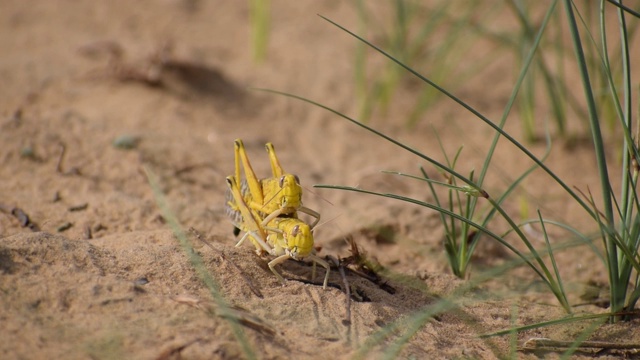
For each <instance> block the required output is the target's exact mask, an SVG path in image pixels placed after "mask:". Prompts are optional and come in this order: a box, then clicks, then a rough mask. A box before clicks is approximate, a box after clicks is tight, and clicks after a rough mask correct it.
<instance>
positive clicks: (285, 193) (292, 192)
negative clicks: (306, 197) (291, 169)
mask: <svg viewBox="0 0 640 360" xmlns="http://www.w3.org/2000/svg"><path fill="white" fill-rule="evenodd" d="M278 185H279V186H280V208H281V209H297V208H299V207H300V206H302V187H300V180H299V179H298V177H297V176H296V175H291V174H284V175H282V176H281V177H280V179H279V180H278Z"/></svg>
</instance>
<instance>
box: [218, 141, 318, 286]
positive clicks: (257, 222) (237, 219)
mask: <svg viewBox="0 0 640 360" xmlns="http://www.w3.org/2000/svg"><path fill="white" fill-rule="evenodd" d="M266 148H267V153H268V154H269V161H270V163H271V172H272V175H273V177H270V178H265V179H261V180H259V179H258V177H257V176H256V174H255V173H254V171H253V168H252V167H251V164H250V163H249V158H248V156H247V153H246V150H245V148H244V145H243V143H242V140H240V139H237V140H235V143H234V151H235V176H228V177H227V185H228V187H229V189H228V191H227V202H226V204H225V210H226V212H227V215H229V217H230V218H231V222H232V223H233V224H234V226H235V227H236V228H238V229H240V230H242V231H244V232H245V234H244V235H243V236H242V238H241V239H240V241H238V243H237V244H236V246H240V245H242V243H243V242H244V240H245V239H246V238H249V240H251V242H252V243H253V245H254V246H255V248H256V252H257V253H258V254H259V255H260V254H262V253H264V252H266V253H268V254H270V255H273V256H277V257H276V258H275V259H274V260H272V261H270V262H269V264H268V265H269V269H271V271H272V272H273V273H274V274H275V276H276V277H277V278H278V280H280V282H281V283H282V284H283V285H284V278H283V277H282V275H280V273H278V271H277V270H276V269H275V266H276V265H278V264H280V263H283V262H285V261H286V260H287V259H289V258H292V259H294V260H302V259H309V260H311V261H313V262H314V264H313V274H312V277H315V269H316V267H315V264H316V263H317V264H320V265H321V266H323V267H324V268H325V269H326V273H325V277H324V282H323V285H322V287H323V288H326V287H327V281H328V280H329V263H327V262H326V261H324V260H323V259H322V258H320V257H318V256H316V255H315V254H314V252H315V250H314V248H313V233H312V229H313V227H314V226H315V225H316V224H317V223H318V221H319V220H320V214H318V213H317V212H315V211H313V210H311V209H308V208H306V207H304V206H302V188H301V187H300V181H299V180H298V177H297V176H295V175H291V174H287V173H285V172H284V170H283V169H282V166H281V165H280V161H279V160H278V158H277V156H276V153H275V149H274V147H273V145H272V144H271V143H267V145H266ZM241 167H244V173H245V177H246V179H245V180H242V179H241V177H240V173H241V171H240V168H241ZM298 211H300V212H303V213H306V214H309V215H310V216H312V217H314V218H315V221H314V222H313V224H311V225H309V224H307V223H305V222H304V221H302V220H300V219H298V214H297V212H298Z"/></svg>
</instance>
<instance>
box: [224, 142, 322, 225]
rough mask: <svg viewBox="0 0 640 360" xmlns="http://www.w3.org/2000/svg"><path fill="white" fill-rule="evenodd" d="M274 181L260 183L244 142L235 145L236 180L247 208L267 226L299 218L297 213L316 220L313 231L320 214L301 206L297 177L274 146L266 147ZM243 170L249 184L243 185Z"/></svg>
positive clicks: (271, 178)
mask: <svg viewBox="0 0 640 360" xmlns="http://www.w3.org/2000/svg"><path fill="white" fill-rule="evenodd" d="M266 148H267V153H268V154H269V162H270V163H271V172H272V175H273V177H270V178H265V179H261V180H259V179H258V177H257V176H256V174H255V172H254V171H253V168H252V167H251V163H250V162H249V157H248V156H247V152H246V150H245V148H244V144H243V143H242V140H240V139H236V140H235V141H234V152H235V179H236V181H238V182H240V184H239V185H240V192H241V194H242V197H243V199H244V202H245V203H246V204H247V206H248V207H249V208H250V209H252V210H255V211H257V212H258V214H259V218H261V219H262V221H261V224H262V226H265V225H266V224H268V223H269V222H271V221H272V220H273V219H275V218H277V217H279V216H283V215H284V216H287V217H293V218H297V217H298V215H297V211H300V212H303V213H306V214H308V215H310V216H312V217H314V218H315V220H314V222H313V223H312V224H311V228H312V229H313V228H314V227H315V226H316V225H317V224H318V222H319V221H320V214H319V213H317V212H316V211H314V210H311V209H309V208H306V207H304V206H302V187H301V186H300V181H299V179H298V177H297V176H295V175H292V174H288V173H285V172H284V170H283V169H282V166H281V165H280V161H279V160H278V157H277V156H276V151H275V148H274V147H273V144H271V143H267V144H266ZM241 167H244V173H245V177H246V181H242V180H241V179H242V177H241V176H240V172H241V170H240V168H241Z"/></svg>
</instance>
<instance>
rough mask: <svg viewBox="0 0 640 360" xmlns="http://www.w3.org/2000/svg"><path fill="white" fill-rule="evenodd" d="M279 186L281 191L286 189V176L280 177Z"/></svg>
mask: <svg viewBox="0 0 640 360" xmlns="http://www.w3.org/2000/svg"><path fill="white" fill-rule="evenodd" d="M278 185H280V188H281V189H282V188H283V187H284V175H283V176H281V177H280V180H278Z"/></svg>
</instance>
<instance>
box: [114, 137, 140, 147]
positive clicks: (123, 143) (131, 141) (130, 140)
mask: <svg viewBox="0 0 640 360" xmlns="http://www.w3.org/2000/svg"><path fill="white" fill-rule="evenodd" d="M139 143H140V137H139V136H135V135H126V134H125V135H120V136H118V137H117V138H115V139H114V140H113V143H112V144H113V146H114V147H115V148H118V149H124V150H131V149H135V148H136V147H137V146H138V144H139Z"/></svg>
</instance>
